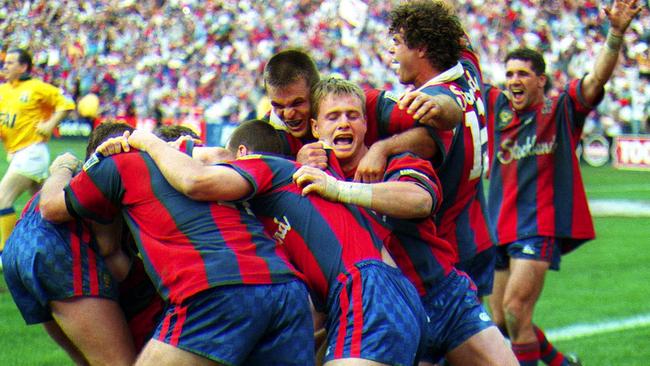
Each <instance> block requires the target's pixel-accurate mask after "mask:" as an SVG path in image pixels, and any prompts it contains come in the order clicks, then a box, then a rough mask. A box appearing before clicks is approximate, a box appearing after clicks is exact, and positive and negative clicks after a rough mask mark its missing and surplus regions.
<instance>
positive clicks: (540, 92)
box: [486, 0, 642, 366]
mask: <svg viewBox="0 0 650 366" xmlns="http://www.w3.org/2000/svg"><path fill="white" fill-rule="evenodd" d="M637 3H638V2H637V1H636V0H615V1H614V2H613V3H612V5H611V6H606V7H605V8H604V9H605V14H606V15H607V18H608V19H609V23H610V24H609V25H610V27H609V31H608V34H607V40H606V43H605V45H604V47H603V48H602V49H601V50H600V52H599V54H598V56H597V57H596V60H595V64H594V67H593V69H592V70H591V71H590V72H589V73H588V74H587V75H585V76H584V77H583V78H582V79H574V80H571V81H570V82H569V83H568V84H567V86H566V89H565V91H564V92H563V93H561V94H560V95H559V96H556V97H552V98H548V97H546V96H545V95H544V87H545V85H546V84H547V83H548V80H547V76H546V74H545V62H544V59H543V56H542V55H541V54H540V53H539V52H537V51H534V50H531V49H519V50H515V51H513V52H511V53H509V54H508V55H507V56H506V59H505V66H506V83H505V84H506V90H505V91H501V90H499V89H497V88H494V87H489V88H488V89H487V92H486V102H487V103H486V104H487V114H488V130H489V140H490V141H491V142H490V144H489V149H488V150H489V156H490V161H491V167H490V180H491V182H490V190H489V196H488V208H489V215H490V222H491V223H492V225H494V226H495V232H496V238H497V241H498V244H499V247H498V258H497V271H496V275H495V285H494V293H493V295H492V297H491V298H490V305H491V306H490V307H491V308H492V310H493V313H494V319H495V321H496V323H497V324H499V325H500V326H502V327H504V328H507V332H508V335H509V336H510V339H511V341H512V348H513V350H514V351H515V354H516V355H517V358H518V359H519V360H520V363H521V365H527V366H528V365H536V364H537V362H538V361H539V360H540V359H541V360H543V361H545V362H547V363H549V364H553V365H569V364H571V363H570V362H571V360H569V359H567V358H566V357H564V356H563V355H562V354H561V353H560V352H558V351H557V350H555V348H554V347H553V346H552V345H551V344H550V343H549V342H548V341H547V340H546V338H545V337H544V333H543V332H542V331H541V329H539V328H537V327H535V326H534V324H533V310H534V307H535V304H536V302H537V300H538V299H539V296H540V295H541V292H542V288H543V285H544V277H545V275H546V272H547V270H548V269H549V268H550V269H552V270H558V269H559V265H560V260H561V255H563V254H566V253H568V252H569V251H571V250H573V249H575V248H576V247H577V246H579V245H581V244H583V243H584V242H585V241H587V240H590V239H593V238H594V228H593V224H592V221H591V215H590V213H589V207H588V204H587V198H586V195H585V191H584V187H583V183H582V178H581V175H580V169H579V162H578V159H577V158H576V155H575V149H576V146H577V145H578V142H579V141H580V138H581V133H582V128H583V126H584V122H585V119H586V117H587V114H589V112H590V111H591V110H592V109H593V108H594V107H595V106H596V105H597V104H598V103H599V102H600V100H601V99H602V97H603V93H604V91H603V86H604V85H605V84H606V83H607V81H608V80H609V78H610V77H611V75H612V72H613V71H614V68H615V67H616V63H617V60H618V57H619V53H620V50H621V46H622V43H623V36H624V34H625V31H626V30H627V28H628V26H629V25H630V22H631V21H632V20H633V19H634V18H635V17H636V16H637V14H638V13H639V12H640V11H641V9H642V6H640V5H637Z"/></svg>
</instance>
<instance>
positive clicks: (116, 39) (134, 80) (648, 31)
mask: <svg viewBox="0 0 650 366" xmlns="http://www.w3.org/2000/svg"><path fill="white" fill-rule="evenodd" d="M455 3H456V4H457V8H458V11H459V15H460V19H461V20H462V22H463V23H464V26H465V27H466V29H467V31H468V33H469V34H470V37H471V39H472V40H473V43H474V46H475V48H476V49H477V50H478V51H479V54H480V55H481V62H482V67H483V71H484V73H485V79H486V80H487V81H488V82H491V83H495V84H499V83H502V82H503V80H504V70H503V66H502V60H503V58H504V56H505V53H506V52H507V51H508V50H511V49H513V48H515V47H516V46H518V45H522V44H523V45H527V46H530V47H535V48H538V49H541V50H543V51H544V54H545V57H546V60H547V62H548V64H549V65H548V67H547V73H548V74H549V76H550V80H551V81H552V88H551V91H550V93H557V92H558V90H559V88H561V87H562V86H563V85H564V84H565V82H566V81H567V80H568V79H569V78H572V77H580V76H582V75H584V74H585V73H586V70H588V69H589V67H590V64H591V62H593V60H594V59H595V53H596V52H597V51H598V50H599V48H600V45H602V44H603V42H604V35H605V34H606V29H603V27H604V25H603V22H602V21H601V20H602V17H603V13H602V10H601V9H600V3H599V2H597V1H590V0H550V1H537V0H498V1H493V0H458V1H456V2H455ZM391 6H392V5H391V2H387V1H382V0H369V1H367V2H361V1H360V0H324V1H316V0H267V1H254V0H243V1H237V0H220V1H202V0H169V1H165V0H145V1H135V0H113V1H109V2H106V1H100V0H60V1H47V0H32V1H5V2H2V4H1V5H0V50H2V51H3V52H5V51H6V50H7V49H9V48H14V47H26V48H28V49H29V50H31V51H32V52H33V53H34V61H35V63H36V64H37V65H38V67H37V69H38V71H37V72H38V75H39V76H41V77H42V78H43V79H44V80H46V81H48V82H51V83H54V84H55V85H58V86H60V87H62V88H64V89H65V90H66V92H67V93H68V94H70V95H71V96H74V97H75V98H78V97H81V96H83V95H86V94H88V93H95V94H97V95H99V97H100V100H101V105H102V107H101V113H102V115H110V116H131V117H134V116H137V118H143V117H149V118H154V119H156V120H158V121H165V120H168V121H172V120H173V121H179V120H183V119H185V118H195V119H205V120H206V121H207V122H208V123H237V122H238V121H242V120H245V119H247V118H250V117H252V116H255V115H256V113H258V112H257V109H258V106H259V105H260V104H263V95H264V90H263V83H262V78H261V73H262V69H263V67H264V62H265V60H267V59H268V58H269V57H270V56H271V55H272V54H273V53H274V52H276V51H278V50H280V49H283V48H286V47H288V46H296V47H302V48H305V49H307V50H309V51H310V52H311V53H312V55H313V57H314V59H315V60H317V61H318V67H319V68H320V70H321V71H322V72H323V73H324V74H330V73H338V74H341V75H342V76H344V77H346V78H349V79H351V80H353V81H355V82H358V83H360V84H363V85H369V86H372V87H376V88H387V89H393V90H396V91H398V92H399V91H401V90H403V88H402V86H400V85H399V83H398V82H397V79H396V77H395V75H394V72H393V71H392V70H390V67H391V57H390V55H389V54H388V52H387V48H388V45H389V42H390V41H391V39H390V37H389V35H388V32H387V26H386V22H387V20H386V16H387V14H388V11H389V10H390V8H391ZM648 14H649V13H648V10H644V13H643V14H642V15H641V16H640V17H639V18H638V20H637V21H636V22H635V23H633V24H632V26H631V29H630V30H629V31H628V33H627V34H626V41H625V43H624V44H625V45H626V46H625V47H624V50H623V53H624V57H623V58H622V62H621V65H620V66H619V67H618V69H617V71H616V74H615V76H614V77H613V79H612V81H611V82H610V83H609V86H608V89H607V93H606V96H605V100H604V101H603V103H601V104H600V106H599V108H598V113H595V114H594V115H593V118H592V119H591V123H590V127H589V128H588V129H587V131H588V132H589V131H590V130H600V131H604V132H606V133H608V134H619V133H642V132H648V126H647V122H648V121H647V119H648V115H649V114H650V113H649V112H650V47H649V45H650V16H649V15H648ZM605 23H606V22H605Z"/></svg>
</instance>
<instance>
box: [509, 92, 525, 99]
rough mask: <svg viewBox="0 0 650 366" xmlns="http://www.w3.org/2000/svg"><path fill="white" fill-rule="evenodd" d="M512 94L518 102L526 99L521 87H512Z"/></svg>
mask: <svg viewBox="0 0 650 366" xmlns="http://www.w3.org/2000/svg"><path fill="white" fill-rule="evenodd" d="M510 95H512V99H513V100H514V101H517V102H520V101H522V100H523V99H524V91H523V90H521V89H510Z"/></svg>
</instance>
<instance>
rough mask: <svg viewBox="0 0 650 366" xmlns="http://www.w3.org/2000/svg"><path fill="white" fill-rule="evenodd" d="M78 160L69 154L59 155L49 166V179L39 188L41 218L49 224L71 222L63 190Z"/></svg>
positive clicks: (77, 165)
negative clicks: (49, 222)
mask: <svg viewBox="0 0 650 366" xmlns="http://www.w3.org/2000/svg"><path fill="white" fill-rule="evenodd" d="M79 164H80V162H79V159H77V158H76V157H75V156H74V155H72V154H70V153H65V154H63V155H59V156H58V157H57V158H56V159H54V161H53V162H52V165H50V177H49V178H48V179H47V180H46V181H45V183H44V184H43V187H42V188H41V199H40V204H39V208H40V211H41V216H42V217H43V218H44V219H46V220H48V221H51V222H56V223H61V222H66V221H70V220H72V218H73V217H72V215H71V214H70V212H69V211H68V207H67V206H66V203H65V192H64V191H63V189H64V188H65V187H66V186H67V185H68V183H70V180H71V179H72V176H73V175H74V172H76V171H77V169H78V168H79Z"/></svg>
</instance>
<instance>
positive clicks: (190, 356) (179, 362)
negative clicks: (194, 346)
mask: <svg viewBox="0 0 650 366" xmlns="http://www.w3.org/2000/svg"><path fill="white" fill-rule="evenodd" d="M135 365H136V366H145V365H152V366H215V365H216V366H218V365H221V364H220V363H217V362H215V361H212V360H209V359H207V358H205V357H201V356H199V355H197V354H194V353H192V352H188V351H185V350H182V349H180V348H177V347H174V346H171V345H169V344H167V343H164V342H161V341H158V340H156V339H151V340H150V341H149V342H148V343H147V345H146V346H145V347H144V349H143V350H142V353H141V354H140V356H138V359H137V361H136V363H135Z"/></svg>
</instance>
